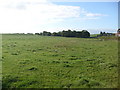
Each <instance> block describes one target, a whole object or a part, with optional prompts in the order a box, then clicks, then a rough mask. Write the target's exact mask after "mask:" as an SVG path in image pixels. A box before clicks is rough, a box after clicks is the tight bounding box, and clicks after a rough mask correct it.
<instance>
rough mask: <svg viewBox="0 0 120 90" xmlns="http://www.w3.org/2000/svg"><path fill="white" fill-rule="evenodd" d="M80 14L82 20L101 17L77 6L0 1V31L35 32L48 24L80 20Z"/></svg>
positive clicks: (26, 0)
mask: <svg viewBox="0 0 120 90" xmlns="http://www.w3.org/2000/svg"><path fill="white" fill-rule="evenodd" d="M82 14H83V15H84V16H85V17H84V19H95V18H97V17H96V16H102V14H93V13H87V12H85V10H84V9H81V8H80V7H79V6H65V5H56V4H53V3H51V2H49V1H47V0H0V30H1V32H37V31H39V30H43V29H45V27H44V26H46V27H47V25H48V24H52V23H53V24H54V23H56V22H62V21H64V20H66V19H67V18H80V16H81V15H82ZM87 16H90V17H87ZM94 16H95V18H94ZM46 29H47V30H48V28H46Z"/></svg>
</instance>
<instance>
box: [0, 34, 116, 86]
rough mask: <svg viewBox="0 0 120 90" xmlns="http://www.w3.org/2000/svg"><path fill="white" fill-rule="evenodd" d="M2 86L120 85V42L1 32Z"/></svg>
mask: <svg viewBox="0 0 120 90" xmlns="http://www.w3.org/2000/svg"><path fill="white" fill-rule="evenodd" d="M2 73H3V77H2V80H3V82H2V85H3V88H117V86H118V41H117V40H114V39H111V40H104V39H97V38H67V37H54V36H40V35H12V34H11V35H10V34H8V35H7V34H6V35H5V34H3V35H2Z"/></svg>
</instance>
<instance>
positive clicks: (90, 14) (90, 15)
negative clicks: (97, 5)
mask: <svg viewBox="0 0 120 90" xmlns="http://www.w3.org/2000/svg"><path fill="white" fill-rule="evenodd" d="M86 16H88V17H98V16H107V15H105V14H99V13H86Z"/></svg>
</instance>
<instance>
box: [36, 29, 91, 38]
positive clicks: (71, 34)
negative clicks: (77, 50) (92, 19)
mask: <svg viewBox="0 0 120 90" xmlns="http://www.w3.org/2000/svg"><path fill="white" fill-rule="evenodd" d="M35 35H43V36H62V37H79V38H89V37H90V33H89V32H88V31H87V30H82V31H71V30H68V31H65V30H63V31H62V32H53V33H50V32H47V31H43V33H41V34H39V33H35Z"/></svg>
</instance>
